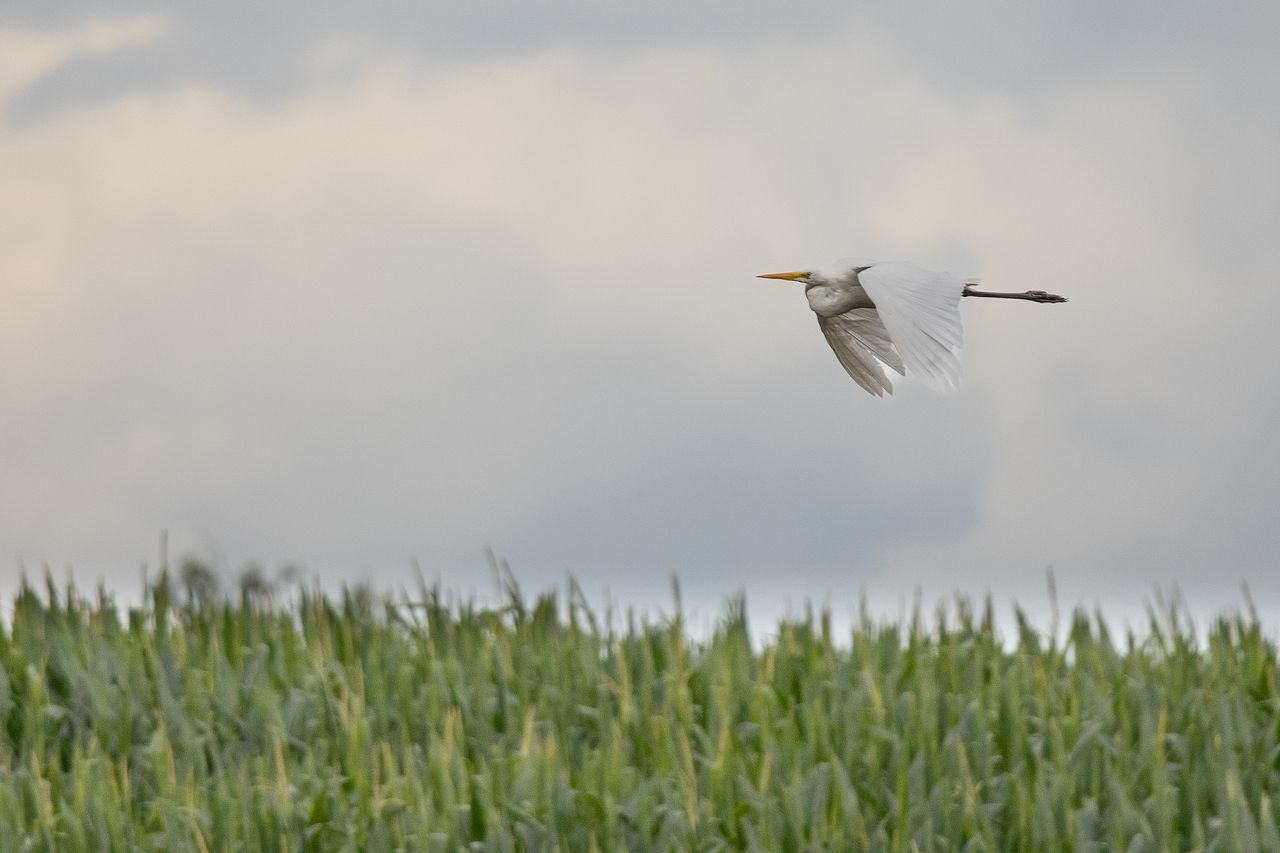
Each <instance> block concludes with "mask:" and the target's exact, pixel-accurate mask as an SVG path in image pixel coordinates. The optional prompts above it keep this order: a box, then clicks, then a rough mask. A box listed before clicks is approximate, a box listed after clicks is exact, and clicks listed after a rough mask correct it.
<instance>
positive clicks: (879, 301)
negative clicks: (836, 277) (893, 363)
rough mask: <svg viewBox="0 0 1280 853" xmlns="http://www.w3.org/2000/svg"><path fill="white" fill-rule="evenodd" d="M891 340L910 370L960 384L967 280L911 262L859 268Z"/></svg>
mask: <svg viewBox="0 0 1280 853" xmlns="http://www.w3.org/2000/svg"><path fill="white" fill-rule="evenodd" d="M858 283H859V284H861V285H862V288H863V289H864V290H865V291H866V292H867V296H869V297H871V301H872V302H874V303H875V305H876V310H877V311H879V313H880V318H881V319H882V320H883V321H884V327H885V329H887V330H888V332H889V339H890V340H891V341H893V345H894V347H895V348H896V349H897V351H898V353H899V354H900V355H901V356H902V362H903V364H905V365H906V367H907V370H909V371H911V373H913V374H916V375H919V376H921V377H922V378H924V379H926V380H929V381H931V382H932V383H933V384H935V385H939V386H942V387H945V388H955V387H957V386H958V385H959V384H960V359H959V358H957V353H958V352H959V350H960V347H961V346H962V345H963V343H964V333H963V330H962V329H961V326H960V296H961V294H962V293H963V292H964V279H962V278H959V277H958V276H954V275H951V274H950V273H939V272H931V271H929V270H925V269H920V268H919V267H917V266H913V265H911V264H901V263H888V264H875V265H874V266H872V267H870V268H868V269H865V270H862V271H861V272H859V273H858Z"/></svg>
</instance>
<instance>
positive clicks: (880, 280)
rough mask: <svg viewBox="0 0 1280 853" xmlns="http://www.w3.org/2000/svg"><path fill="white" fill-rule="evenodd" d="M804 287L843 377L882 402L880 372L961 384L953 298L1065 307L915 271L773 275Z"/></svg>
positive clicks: (886, 267)
mask: <svg viewBox="0 0 1280 853" xmlns="http://www.w3.org/2000/svg"><path fill="white" fill-rule="evenodd" d="M757 278H778V279H782V280H783V281H798V282H801V283H803V284H804V295H805V297H806V298H808V300H809V307H810V308H812V309H813V313H815V314H817V315H818V326H819V327H820V328H821V329H822V334H823V335H825V336H826V338H827V343H829V344H831V349H833V350H835V353H836V358H838V359H840V363H841V364H842V365H844V369H845V370H846V371H847V372H848V374H849V375H850V376H851V377H853V381H854V382H857V383H858V384H859V385H861V386H862V387H863V388H865V389H867V390H868V391H870V392H871V393H872V394H875V395H876V396H877V397H882V396H884V395H885V394H886V393H888V394H892V393H893V386H892V385H891V384H890V383H889V377H888V376H887V375H886V374H885V371H884V369H883V368H882V367H881V366H880V365H881V364H886V365H888V366H889V367H891V368H893V369H894V370H896V371H897V372H898V375H900V376H905V375H906V372H907V371H908V370H910V371H911V373H912V374H913V375H919V376H921V377H922V378H924V379H926V380H928V381H931V383H932V384H934V385H940V386H942V387H944V388H955V387H956V386H957V385H958V384H959V382H960V361H959V359H958V358H957V353H958V352H959V350H960V347H961V344H962V338H963V332H962V330H961V327H960V298H961V297H962V296H987V297H991V298H994V299H1027V300H1030V301H1032V302H1066V301H1067V300H1066V299H1064V298H1063V297H1061V296H1057V295H1055V294H1052V293H1045V292H1044V291H1043V290H1028V291H1026V292H1024V293H992V292H990V291H984V290H974V287H975V286H976V285H977V284H978V280H977V279H973V278H960V277H959V276H956V275H952V274H951V273H945V272H933V271H931V270H926V269H921V268H920V267H917V266H915V265H913V264H904V263H897V262H889V263H885V262H881V261H868V260H862V259H856V258H851V259H849V260H844V261H837V262H836V263H835V264H833V265H832V266H830V267H828V268H826V269H812V270H801V271H799V272H775V273H768V274H766V275H762V276H757Z"/></svg>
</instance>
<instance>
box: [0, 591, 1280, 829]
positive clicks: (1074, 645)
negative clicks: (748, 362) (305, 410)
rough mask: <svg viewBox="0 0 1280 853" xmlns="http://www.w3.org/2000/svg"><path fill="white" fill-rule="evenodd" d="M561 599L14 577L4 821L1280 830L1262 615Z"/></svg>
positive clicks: (4, 681)
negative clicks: (756, 621)
mask: <svg viewBox="0 0 1280 853" xmlns="http://www.w3.org/2000/svg"><path fill="white" fill-rule="evenodd" d="M566 601H567V603H566ZM579 601H580V596H579V595H577V594H576V593H575V592H574V591H573V590H572V589H571V590H570V591H569V592H568V593H565V594H562V595H559V596H557V595H545V596H543V597H541V598H538V599H537V600H536V601H531V602H526V600H525V599H524V598H523V597H522V596H521V595H520V593H519V592H518V591H517V590H515V589H514V588H512V589H511V590H510V591H509V597H508V600H507V603H506V604H505V605H504V606H502V607H497V608H480V607H477V606H474V605H467V604H465V603H464V604H458V605H450V604H448V603H447V600H446V598H445V597H444V596H442V595H441V594H440V593H438V592H434V591H431V590H424V591H423V592H422V593H421V594H420V595H417V596H412V597H411V599H409V600H406V599H396V600H390V599H386V600H384V599H380V598H377V597H374V596H372V595H370V594H368V593H366V592H360V591H355V592H350V593H348V594H346V595H343V596H341V597H333V598H329V597H325V596H323V595H321V594H319V593H315V592H299V593H296V594H295V595H293V596H291V597H290V599H289V603H287V604H284V603H273V602H272V601H271V600H270V599H269V598H267V597H266V596H263V595H250V594H249V593H248V592H247V591H246V593H245V595H244V596H243V597H240V598H237V600H235V601H234V602H232V603H228V602H226V601H224V600H206V601H205V602H204V603H202V604H189V603H187V602H186V601H185V599H183V596H182V595H181V594H180V593H178V592H177V591H175V590H174V588H173V587H172V585H171V584H170V582H169V580H168V578H166V577H162V578H161V579H160V581H159V582H157V583H155V584H153V585H152V586H151V588H150V589H149V591H148V595H147V601H146V604H145V606H143V607H141V608H138V609H130V610H127V611H122V610H120V609H118V608H117V607H116V606H114V605H113V604H111V603H110V602H109V601H105V600H103V598H102V597H101V596H97V597H92V599H91V600H86V599H85V598H83V597H81V596H79V595H78V594H76V593H75V592H74V591H71V590H64V589H55V588H54V587H52V586H50V587H49V588H48V589H46V590H42V591H40V592H38V593H37V592H35V591H32V590H27V591H25V592H23V593H22V594H21V595H20V596H18V597H17V599H16V600H15V601H13V602H12V611H11V613H10V614H8V616H7V619H6V620H5V621H6V624H5V625H4V627H3V628H2V629H0V846H2V847H3V849H5V850H18V849H34V850H59V851H62V850H71V851H76V850H95V851H96V850H164V851H181V850H197V851H215V850H216V851H238V850H257V849H265V850H393V849H398V850H459V849H474V850H561V851H576V850H602V851H604V850H609V851H612V850H681V851H688V850H708V851H709V850H767V851H800V850H895V851H898V850H902V851H915V850H919V851H942V850H960V849H965V850H1104V849H1105V850H1166V849H1170V850H1172V849H1178V850H1187V849H1199V850H1223V851H1238V850H1252V849H1261V850H1276V851H1280V832H1278V831H1277V824H1276V818H1277V815H1280V708H1278V704H1277V703H1278V701H1280V697H1278V695H1277V686H1276V648H1275V644H1274V643H1273V642H1272V641H1271V640H1270V639H1269V638H1268V637H1267V635H1266V633H1265V632H1264V631H1263V630H1262V628H1261V627H1260V625H1259V623H1258V620H1257V619H1256V618H1255V617H1252V616H1241V617H1232V618H1230V619H1223V620H1220V621H1219V622H1217V623H1216V624H1214V625H1213V626H1211V627H1209V628H1208V630H1207V631H1204V632H1202V633H1200V634H1199V635H1197V634H1195V633H1194V632H1193V631H1192V630H1191V629H1190V628H1188V627H1187V626H1186V625H1185V624H1181V625H1180V624H1179V622H1178V620H1177V619H1176V618H1173V617H1171V616H1160V617H1158V618H1153V621H1152V624H1151V626H1150V628H1149V630H1148V631H1144V633H1143V636H1142V638H1141V639H1140V640H1137V639H1134V638H1131V637H1128V636H1120V637H1117V636H1113V635H1111V634H1110V633H1109V632H1108V630H1107V628H1106V626H1105V625H1104V624H1102V622H1101V621H1100V620H1098V619H1096V618H1090V617H1088V616H1086V615H1084V614H1079V613H1078V614H1076V615H1075V616H1074V617H1073V619H1072V620H1071V621H1070V624H1069V626H1067V630H1065V631H1064V632H1062V633H1063V634H1065V635H1066V637H1067V639H1066V640H1065V642H1053V641H1050V640H1048V639H1046V636H1045V635H1044V634H1042V633H1039V632H1037V631H1036V630H1034V629H1033V628H1032V627H1030V626H1028V625H1026V624H1025V621H1023V620H1020V622H1019V625H1020V627H1019V628H1018V629H1017V630H1016V634H1015V635H1014V636H1001V635H1000V634H999V633H998V632H997V631H996V629H995V628H994V627H993V624H992V621H993V619H992V614H991V611H990V606H989V605H986V606H980V607H977V608H970V607H968V606H966V605H965V604H964V603H963V602H958V603H952V604H951V605H950V606H949V607H948V608H947V615H945V616H942V615H934V616H931V617H930V618H928V619H923V618H917V619H915V620H911V621H910V622H909V623H908V624H903V625H898V624H884V623H880V622H875V621H873V620H870V619H865V620H863V621H862V623H861V624H859V625H858V626H857V627H856V628H855V629H854V630H853V631H852V633H851V634H846V635H841V636H832V631H831V629H830V623H829V621H827V620H826V619H825V618H824V617H823V616H822V615H821V614H817V615H815V616H813V617H810V618H806V619H803V620H799V621H795V622H791V623H786V624H781V625H776V626H763V629H762V630H760V631H759V633H758V636H759V637H760V638H763V639H761V640H758V641H756V642H754V643H753V642H752V640H751V636H750V635H749V632H748V626H747V624H746V620H745V618H744V614H743V608H742V606H741V604H740V603H734V602H731V603H730V604H729V605H728V606H727V607H726V610H725V613H724V615H723V618H722V620H721V623H720V625H719V628H718V629H717V630H716V631H715V633H714V635H713V636H710V637H709V638H708V639H706V640H703V641H699V642H696V643H695V642H692V641H691V640H690V639H689V635H688V633H687V631H686V629H685V626H684V625H683V624H682V621H681V619H680V617H679V616H678V615H676V616H672V617H670V618H668V619H665V620H649V621H645V620H638V619H633V618H629V617H627V616H626V615H622V616H613V617H609V616H606V615H602V614H598V613H593V612H592V611H591V610H589V609H588V608H586V607H585V606H583V605H581V604H580V603H579ZM757 627H760V626H757ZM1148 634H1149V635H1148Z"/></svg>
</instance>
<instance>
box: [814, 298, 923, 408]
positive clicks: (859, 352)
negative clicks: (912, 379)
mask: <svg viewBox="0 0 1280 853" xmlns="http://www.w3.org/2000/svg"><path fill="white" fill-rule="evenodd" d="M818 326H819V327H820V328H821V329H822V334H823V335H824V336H825V337H826V339H827V343H829V344H830V345H831V349H832V350H834V351H835V354H836V358H838V359H839V360H840V364H841V365H843V366H844V369H845V372H846V373H848V374H849V376H850V377H852V378H853V381H854V382H857V383H858V384H859V385H861V386H862V387H863V388H865V389H866V390H868V391H870V392H871V393H872V394H875V395H876V396H877V397H883V396H884V395H885V394H892V393H893V385H892V384H890V382H889V377H888V376H886V375H885V372H884V370H883V369H882V368H881V367H880V363H881V362H884V363H885V364H887V365H889V366H890V367H892V368H893V369H894V370H896V371H898V375H900V376H901V375H903V372H904V371H903V365H902V359H901V358H900V357H899V356H898V353H897V352H895V351H894V349H893V341H891V340H890V339H889V332H888V330H886V329H885V327H884V323H882V322H881V321H880V316H879V315H878V314H877V313H876V309H874V308H855V309H853V310H852V311H846V312H845V313H843V314H837V315H836V316H835V317H822V316H819V317H818Z"/></svg>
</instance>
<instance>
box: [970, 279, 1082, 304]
mask: <svg viewBox="0 0 1280 853" xmlns="http://www.w3.org/2000/svg"><path fill="white" fill-rule="evenodd" d="M973 288H974V283H973V282H965V285H964V293H963V294H962V295H964V296H987V297H990V298H991V299H1027V300H1030V301H1031V302H1066V301H1067V298H1066V297H1065V296H1059V295H1058V294H1056V293H1045V292H1044V291H1043V290H1027V291H1024V292H1022V293H994V292H992V291H990V290H974V289H973Z"/></svg>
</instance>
